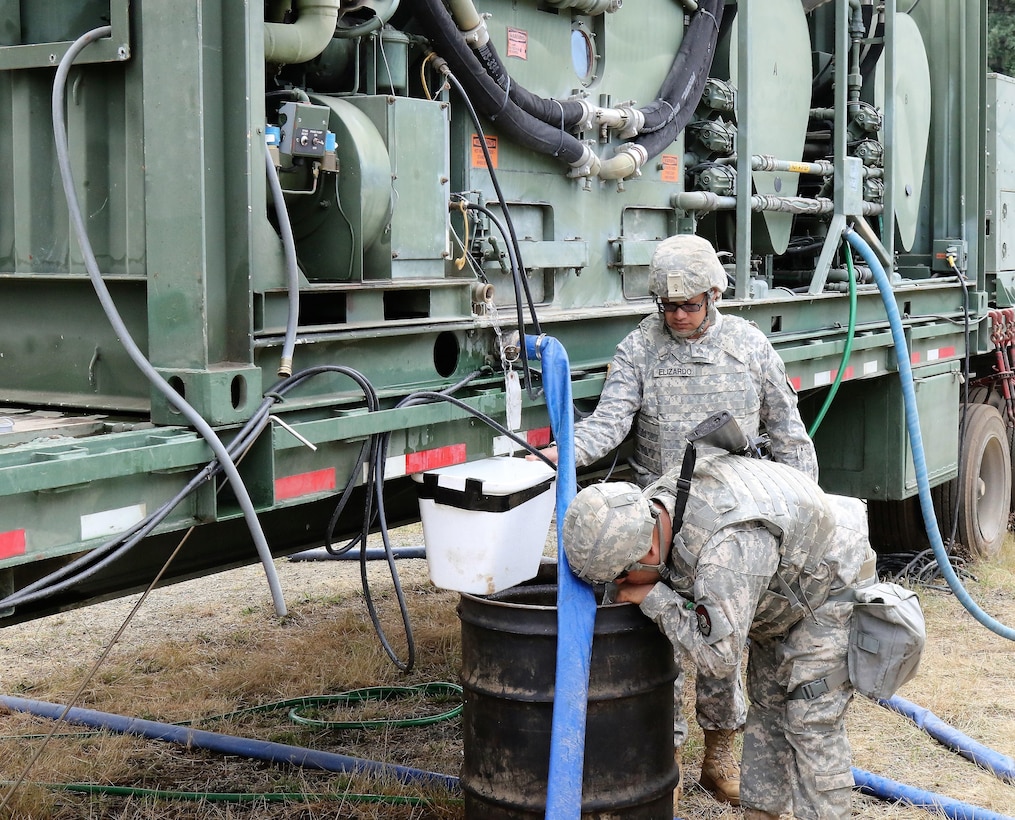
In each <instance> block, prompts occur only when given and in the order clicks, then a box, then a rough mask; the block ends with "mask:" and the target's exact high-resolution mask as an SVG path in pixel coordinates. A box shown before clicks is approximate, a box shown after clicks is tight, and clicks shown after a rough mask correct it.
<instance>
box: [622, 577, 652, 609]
mask: <svg viewBox="0 0 1015 820" xmlns="http://www.w3.org/2000/svg"><path fill="white" fill-rule="evenodd" d="M654 586H655V584H628V583H625V582H624V579H623V578H618V579H617V598H616V601H617V603H618V604H621V603H628V604H640V603H641V602H642V601H644V600H645V596H646V595H648V594H649V593H650V592H651V591H652V588H653V587H654Z"/></svg>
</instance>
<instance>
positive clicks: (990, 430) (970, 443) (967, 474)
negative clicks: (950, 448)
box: [931, 404, 1012, 558]
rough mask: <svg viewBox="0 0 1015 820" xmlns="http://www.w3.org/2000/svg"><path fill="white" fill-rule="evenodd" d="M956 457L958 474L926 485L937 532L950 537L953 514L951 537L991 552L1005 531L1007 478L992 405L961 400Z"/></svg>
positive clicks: (977, 553)
mask: <svg viewBox="0 0 1015 820" xmlns="http://www.w3.org/2000/svg"><path fill="white" fill-rule="evenodd" d="M959 462H960V465H961V472H960V475H959V477H958V479H952V480H951V481H949V482H947V483H945V484H941V485H939V486H937V487H935V488H934V489H933V490H931V497H932V498H933V499H934V507H935V509H936V510H937V518H938V522H939V526H940V527H941V534H942V537H943V538H945V539H947V538H948V537H949V535H950V533H951V526H952V521H953V519H954V516H955V515H956V514H957V515H958V527H957V529H956V533H955V538H956V540H957V541H958V542H959V543H961V544H964V545H965V546H966V547H967V548H968V549H969V551H970V553H971V554H972V555H973V557H975V558H992V557H994V556H995V555H997V554H998V552H999V551H1000V550H1001V545H1002V544H1003V543H1004V539H1005V535H1006V534H1007V532H1008V511H1009V509H1010V506H1011V481H1012V466H1011V447H1010V445H1009V443H1008V430H1007V427H1006V426H1005V423H1004V420H1003V419H1002V418H1001V414H1000V413H999V412H998V411H997V409H996V408H994V407H991V406H990V405H989V404H967V405H966V426H965V431H964V434H963V436H962V445H961V448H960V450H959ZM959 482H961V484H959ZM956 487H958V492H956ZM956 507H957V509H956Z"/></svg>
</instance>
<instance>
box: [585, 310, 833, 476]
mask: <svg viewBox="0 0 1015 820" xmlns="http://www.w3.org/2000/svg"><path fill="white" fill-rule="evenodd" d="M718 410H729V411H730V412H731V413H732V414H733V416H734V418H736V420H737V422H738V423H739V425H740V427H741V429H742V430H743V431H744V433H745V434H747V435H748V436H752V437H753V436H757V435H758V433H759V431H760V429H761V428H762V427H763V428H764V430H765V432H767V433H768V435H769V437H770V438H771V441H772V455H773V458H774V459H775V460H776V461H779V462H782V463H784V464H789V465H791V466H793V467H796V468H797V469H799V470H801V471H802V472H804V473H806V474H807V475H809V476H810V477H811V478H815V479H816V478H817V474H818V465H817V458H816V456H815V454H814V445H813V443H812V442H811V440H810V438H809V437H808V436H807V430H806V428H805V427H804V425H803V422H802V421H801V419H800V413H799V411H798V409H797V398H796V392H795V391H794V390H793V388H792V386H791V385H790V384H789V382H788V380H787V378H786V369H785V366H784V365H783V362H782V359H780V358H779V355H778V353H776V351H775V349H774V348H773V347H772V345H771V343H770V342H769V341H768V339H767V338H766V337H765V335H764V334H763V333H762V332H761V331H760V330H758V328H757V327H755V326H754V325H752V324H751V323H750V322H747V321H745V320H743V319H741V318H739V317H737V316H723V315H722V314H720V313H717V314H716V320H715V323H714V324H713V325H712V326H711V327H709V329H708V330H707V331H706V332H705V334H704V335H703V336H702V338H701V339H699V340H696V341H694V342H691V341H688V340H685V339H678V338H675V337H674V336H673V335H672V334H671V333H670V332H669V330H668V329H667V328H666V327H665V325H664V323H663V320H662V318H661V317H660V316H658V315H652V316H648V317H646V318H645V319H644V320H642V322H641V323H640V324H639V325H638V327H637V328H636V329H635V330H634V331H632V332H631V333H630V334H628V336H627V337H626V338H625V339H624V340H623V341H622V342H621V343H620V344H619V345H618V346H617V352H616V355H615V356H614V358H613V362H612V363H611V365H610V372H609V375H608V376H607V378H606V383H605V384H604V385H603V391H602V395H601V397H600V399H599V404H598V406H597V407H596V410H595V412H594V413H593V414H592V415H591V416H589V417H588V418H586V419H583V420H582V421H580V422H578V423H577V424H576V425H575V434H574V442H575V460H576V463H577V464H578V466H585V465H587V464H590V463H592V462H593V461H595V460H596V459H598V458H601V457H602V456H604V455H606V454H607V453H609V452H610V451H611V450H613V449H614V448H616V447H617V446H618V445H619V444H620V443H621V442H622V441H623V440H624V438H625V436H627V434H628V432H629V431H630V430H631V426H632V424H633V425H634V427H635V461H636V463H637V465H638V466H639V467H640V468H641V470H642V474H641V475H639V478H638V480H639V482H640V483H641V484H642V486H644V485H645V484H648V483H649V482H650V481H654V480H655V479H656V478H658V477H659V476H660V475H662V474H663V473H665V472H666V471H668V470H672V469H674V468H677V467H679V466H680V461H681V459H682V457H683V453H684V448H685V446H686V436H687V434H688V433H689V432H690V431H691V430H692V429H693V428H694V427H695V425H697V424H698V423H699V422H700V421H702V420H703V419H705V418H706V417H707V416H709V415H710V414H712V413H713V412H715V411H718Z"/></svg>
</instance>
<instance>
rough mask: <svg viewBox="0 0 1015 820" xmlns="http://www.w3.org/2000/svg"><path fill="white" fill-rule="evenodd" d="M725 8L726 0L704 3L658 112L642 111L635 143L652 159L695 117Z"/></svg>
mask: <svg viewBox="0 0 1015 820" xmlns="http://www.w3.org/2000/svg"><path fill="white" fill-rule="evenodd" d="M724 6H725V3H724V0H705V2H704V3H702V5H701V6H700V8H699V9H698V12H697V13H696V14H695V15H694V18H693V19H692V20H691V24H690V25H689V26H688V27H687V31H686V32H685V34H684V39H683V40H682V41H681V44H680V49H679V50H678V51H677V56H676V57H675V58H674V60H673V64H672V65H671V66H670V70H669V72H668V73H667V75H666V79H665V80H663V84H662V86H661V87H660V89H659V99H658V100H657V101H656V103H654V104H653V106H655V108H656V110H655V111H650V110H649V109H651V108H653V106H648V107H646V108H645V109H644V110H643V113H644V114H645V128H644V129H643V132H642V137H641V139H638V140H636V141H635V142H636V144H638V145H640V146H641V147H642V148H644V149H645V151H646V152H647V153H648V156H649V157H654V156H656V155H657V154H659V153H660V152H661V151H662V150H663V149H664V148H666V146H667V145H669V144H670V143H671V142H673V140H675V139H676V138H677V135H678V134H679V133H680V132H681V131H683V130H684V128H685V127H686V126H687V123H689V122H690V121H691V117H693V116H694V109H695V108H697V106H698V102H699V101H700V100H701V92H702V91H704V89H705V83H706V82H707V80H708V73H709V70H710V69H711V67H712V59H713V57H715V47H716V43H717V42H718V40H719V21H720V20H721V19H722V14H723V8H724ZM650 115H651V116H650Z"/></svg>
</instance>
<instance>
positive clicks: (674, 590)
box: [564, 455, 875, 820]
mask: <svg viewBox="0 0 1015 820" xmlns="http://www.w3.org/2000/svg"><path fill="white" fill-rule="evenodd" d="M677 475H678V473H677V472H676V471H674V472H673V473H670V474H668V475H667V476H664V477H663V478H662V479H661V480H660V481H658V482H656V483H655V484H653V485H652V486H650V487H648V488H647V489H645V490H644V492H641V491H639V489H638V487H637V486H636V485H634V484H628V483H613V484H595V485H592V486H590V487H587V488H586V489H584V490H582V491H581V492H580V493H579V494H578V495H577V496H576V497H575V499H574V501H573V502H572V503H571V505H570V506H569V507H568V510H567V513H566V515H565V518H564V546H565V549H566V551H567V558H568V561H569V563H570V565H571V568H572V570H573V571H574V572H575V574H576V575H578V576H579V577H581V578H584V579H585V580H587V581H589V582H590V583H605V582H610V581H613V582H615V584H616V599H617V600H618V601H627V602H631V603H636V604H638V605H639V606H640V607H641V610H642V611H643V612H644V613H645V614H646V615H647V616H648V617H650V618H651V619H652V620H653V621H655V622H656V623H657V624H658V625H659V627H660V628H661V629H662V630H663V631H664V632H665V633H666V635H667V636H668V637H669V639H670V640H671V641H672V643H673V644H674V648H675V649H680V650H682V651H683V652H685V653H687V654H688V655H690V657H691V658H692V659H693V660H694V662H695V663H696V664H697V666H698V668H699V669H701V670H704V671H708V672H710V673H712V674H715V675H718V676H722V675H725V674H728V673H729V672H730V671H732V670H734V669H735V668H736V667H737V664H738V662H739V659H740V657H741V654H742V652H743V650H744V647H745V645H746V643H747V640H748V638H750V640H751V652H750V659H749V661H748V664H747V681H748V694H749V696H750V700H751V706H750V711H749V713H748V717H747V729H746V734H745V739H744V753H743V768H742V779H741V793H740V794H741V801H742V805H743V806H745V807H746V811H745V814H744V817H745V818H746V820H766V818H767V819H769V820H776V818H778V817H780V816H790V817H794V818H799V820H841V819H842V818H848V817H850V794H851V788H852V785H853V777H852V773H851V768H850V749H849V741H848V739H847V737H846V730H845V726H844V721H843V717H844V714H845V710H846V707H847V705H848V704H849V701H850V699H851V698H852V694H853V689H852V686H851V685H850V683H849V675H848V670H847V666H846V664H847V661H846V655H847V649H848V644H849V619H850V614H851V612H852V607H853V604H852V599H853V594H852V593H853V588H854V587H855V586H857V585H859V584H860V583H866V581H867V579H868V578H869V579H870V580H871V581H873V580H874V563H875V561H874V552H873V550H871V549H870V544H869V542H868V540H867V522H866V513H865V510H864V507H863V504H862V502H859V501H857V500H856V499H851V498H842V497H837V496H830V495H826V494H825V493H823V492H822V491H821V489H820V488H819V487H818V486H817V484H815V483H814V482H813V481H811V480H810V479H809V478H807V477H806V476H805V475H803V474H802V473H800V472H799V471H797V470H794V469H792V468H789V467H787V466H785V465H781V464H775V463H772V462H768V461H760V460H753V459H747V458H743V457H740V456H731V455H721V456H710V457H706V458H704V459H700V460H699V461H698V464H697V466H696V468H695V472H694V477H693V479H692V482H691V487H690V493H689V495H688V496H687V502H686V508H685V510H684V513H683V519H682V521H676V520H675V518H674V516H675V515H676V514H677V510H678V508H679V505H678V504H677V501H676V499H677V497H678V494H679V493H678V491H677V485H676V478H677ZM671 522H672V523H671ZM674 530H676V531H674ZM860 578H863V579H864V580H863V581H860V580H858V579H860Z"/></svg>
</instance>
